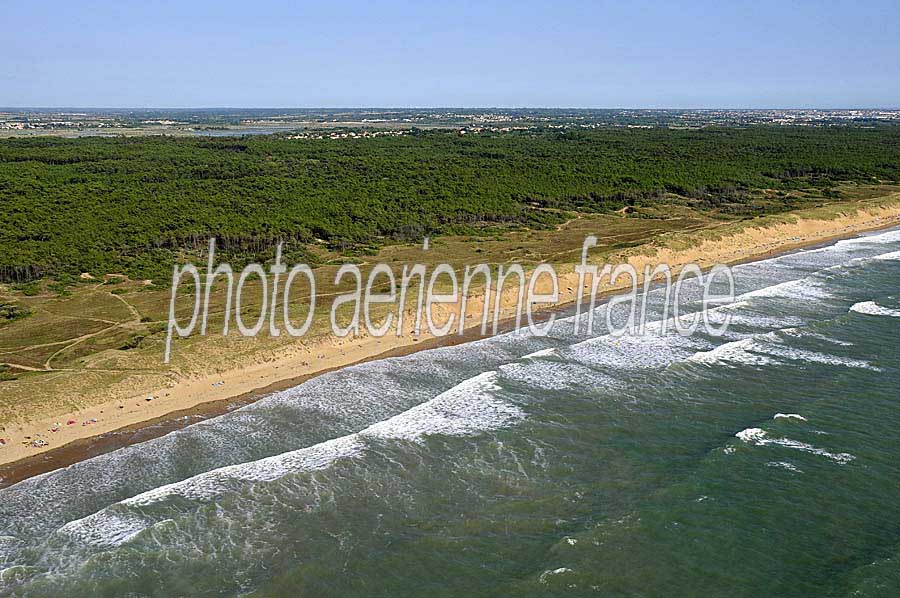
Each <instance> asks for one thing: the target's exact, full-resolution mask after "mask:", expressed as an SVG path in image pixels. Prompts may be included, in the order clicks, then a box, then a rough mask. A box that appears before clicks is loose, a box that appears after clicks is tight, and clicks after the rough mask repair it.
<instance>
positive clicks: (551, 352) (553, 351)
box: [522, 347, 556, 359]
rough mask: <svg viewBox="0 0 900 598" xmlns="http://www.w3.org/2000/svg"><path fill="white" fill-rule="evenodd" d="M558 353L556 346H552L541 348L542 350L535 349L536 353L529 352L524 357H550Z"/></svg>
mask: <svg viewBox="0 0 900 598" xmlns="http://www.w3.org/2000/svg"><path fill="white" fill-rule="evenodd" d="M555 354H556V348H555V347H551V348H549V349H541V350H540V351H535V352H534V353H529V354H528V355H525V356H524V357H522V359H534V358H537V357H550V356H551V355H555Z"/></svg>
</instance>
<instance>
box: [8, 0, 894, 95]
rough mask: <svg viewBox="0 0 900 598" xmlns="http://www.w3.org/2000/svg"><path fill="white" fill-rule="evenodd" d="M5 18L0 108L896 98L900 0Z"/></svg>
mask: <svg viewBox="0 0 900 598" xmlns="http://www.w3.org/2000/svg"><path fill="white" fill-rule="evenodd" d="M2 12H3V15H4V21H5V24H4V27H3V31H2V34H0V106H73V107H74V106H82V107H87V106H92V107H216V106H233V107H323V106H341V107H359V106H517V107H519V106H535V107H810V106H815V107H873V106H875V107H898V106H900V33H898V32H900V3H898V1H897V0H872V1H865V0H862V1H856V2H845V1H842V0H834V1H829V0H819V1H818V2H791V1H778V2H775V1H770V0H756V1H747V2H730V3H728V2H676V1H674V0H667V1H655V2H628V1H627V0H621V1H617V2H605V1H599V0H597V1H593V2H591V1H584V2H578V1H566V0H560V1H556V2H531V1H529V0H519V1H516V2H506V1H502V2H501V1H490V0H482V1H479V2H461V3H449V2H440V3H438V2H434V3H431V2H398V1H388V2H382V1H379V0H348V1H346V2H343V3H334V2H328V3H326V2H319V3H306V2H289V1H287V0H255V1H253V2H236V1H233V0H217V1H206V0H202V1H194V2H191V1H189V0H182V1H180V2H178V1H176V2H169V1H166V0H163V1H157V2H130V1H126V0H119V1H118V2H113V1H109V0H82V1H79V2H73V1H71V0H67V1H65V2H63V1H60V0H46V1H43V2H38V1H31V0H13V1H12V2H10V3H4V6H3V9H2Z"/></svg>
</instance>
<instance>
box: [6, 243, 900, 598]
mask: <svg viewBox="0 0 900 598" xmlns="http://www.w3.org/2000/svg"><path fill="white" fill-rule="evenodd" d="M734 276H735V282H736V287H737V289H736V291H737V295H738V296H737V297H736V298H735V300H734V301H732V302H730V303H727V304H723V305H720V306H718V307H717V308H716V309H715V310H713V312H712V315H711V317H712V319H713V320H719V321H721V320H722V319H723V318H725V317H726V316H729V315H730V316H731V323H730V326H729V327H728V330H727V332H726V334H725V335H723V336H721V337H714V336H711V335H709V334H707V333H705V332H703V331H702V329H701V331H698V332H697V333H696V334H694V335H693V336H690V337H682V336H681V335H679V334H677V333H676V332H675V331H674V328H673V327H669V328H670V330H669V331H668V332H667V333H666V334H661V333H659V332H658V330H659V329H660V328H661V326H659V325H658V324H656V325H651V326H650V327H649V328H650V332H649V333H648V334H645V335H643V336H636V335H635V336H626V337H622V338H615V337H612V336H610V335H605V334H601V333H600V331H595V332H594V333H592V334H587V333H586V332H585V331H583V330H582V332H581V333H580V334H577V335H576V334H574V332H573V322H572V318H565V317H560V318H559V319H557V321H556V323H555V324H554V326H553V329H552V331H551V333H550V334H549V335H548V336H546V337H538V336H534V335H531V334H528V333H527V332H526V331H515V332H511V333H508V334H504V335H500V336H496V337H493V338H489V339H485V340H481V341H476V342H471V343H466V344H462V345H457V346H453V347H444V348H438V349H433V350H429V351H422V352H419V353H415V354H412V355H408V356H405V357H398V358H391V359H385V360H381V361H374V362H368V363H364V364H360V365H356V366H353V367H348V368H346V369H343V370H339V371H334V372H331V373H328V374H325V375H322V376H320V377H317V378H314V379H312V380H310V381H308V382H305V383H303V384H301V385H299V386H297V387H295V388H292V389H290V390H286V391H283V392H279V393H276V394H273V395H271V396H269V397H266V398H264V399H262V400H260V401H258V402H256V403H253V404H251V405H247V406H245V407H242V408H240V409H238V410H236V411H233V412H230V413H228V414H225V415H222V416H220V417H217V418H215V419H210V420H206V421H202V422H199V423H196V424H193V425H191V426H188V427H186V428H184V429H181V430H178V431H175V432H172V433H169V434H167V435H166V436H163V437H160V438H157V439H154V440H150V441H147V442H144V443H141V444H137V445H133V446H129V447H126V448H122V449H119V450H116V451H114V452H111V453H108V454H105V455H101V456H98V457H94V458H92V459H89V460H87V461H83V462H80V463H77V464H75V465H72V466H70V467H67V468H65V469H61V470H57V471H54V472H51V473H47V474H43V475H40V476H37V477H34V478H31V479H28V480H25V481H23V482H20V483H18V484H15V485H13V486H10V487H8V488H5V489H3V490H0V594H2V595H10V596H69V597H72V596H254V597H256V596H259V597H261V596H491V597H493V596H561V595H572V596H582V595H583V596H595V595H596V596H753V597H759V596H848V595H852V596H897V595H900V426H898V423H900V396H898V395H900V390H898V389H900V351H898V350H897V338H898V335H900V288H898V282H900V232H898V231H887V232H879V233H875V234H871V235H867V236H864V237H859V238H855V239H849V240H844V241H840V242H838V243H836V244H833V245H831V246H828V247H820V248H816V249H811V250H805V251H800V252H795V253H792V254H789V255H784V256H780V257H776V258H773V259H768V260H764V261H760V262H754V263H750V264H744V265H741V266H737V267H735V269H734ZM688 299H689V301H690V305H688V307H689V308H691V309H694V310H696V309H699V307H700V300H699V291H698V289H697V288H692V289H690V293H689V295H688ZM646 303H647V305H648V316H647V319H648V321H651V322H654V321H656V322H659V321H661V320H663V319H664V318H663V307H664V303H665V294H664V293H663V292H662V290H661V289H656V290H653V291H651V292H650V293H649V295H648V296H647V297H646ZM620 307H621V306H620ZM625 307H627V306H625ZM606 309H609V307H608V306H601V307H599V308H598V311H599V312H600V313H599V314H598V315H599V316H600V317H598V318H596V321H597V322H602V320H603V312H604V310H606ZM612 317H613V319H614V320H616V319H617V318H618V319H619V320H621V317H623V314H612ZM654 331H657V333H654Z"/></svg>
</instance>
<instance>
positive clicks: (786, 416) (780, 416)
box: [772, 413, 806, 422]
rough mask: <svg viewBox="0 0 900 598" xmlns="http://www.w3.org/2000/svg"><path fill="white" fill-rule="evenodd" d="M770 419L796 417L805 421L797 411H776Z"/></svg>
mask: <svg viewBox="0 0 900 598" xmlns="http://www.w3.org/2000/svg"><path fill="white" fill-rule="evenodd" d="M772 419H797V420H800V421H802V422H805V421H806V418H805V417H803V416H802V415H800V414H799V413H776V414H775V417H773V418H772Z"/></svg>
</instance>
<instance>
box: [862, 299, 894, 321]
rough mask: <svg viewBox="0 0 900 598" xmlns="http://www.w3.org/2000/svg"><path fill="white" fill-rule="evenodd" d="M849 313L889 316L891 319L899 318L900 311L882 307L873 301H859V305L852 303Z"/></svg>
mask: <svg viewBox="0 0 900 598" xmlns="http://www.w3.org/2000/svg"><path fill="white" fill-rule="evenodd" d="M850 311H855V312H857V313H860V314H866V315H870V316H890V317H892V318H900V309H891V308H889V307H882V306H880V305H878V304H877V303H875V302H874V301H861V302H860V303H854V304H853V305H852V306H851V307H850Z"/></svg>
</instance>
